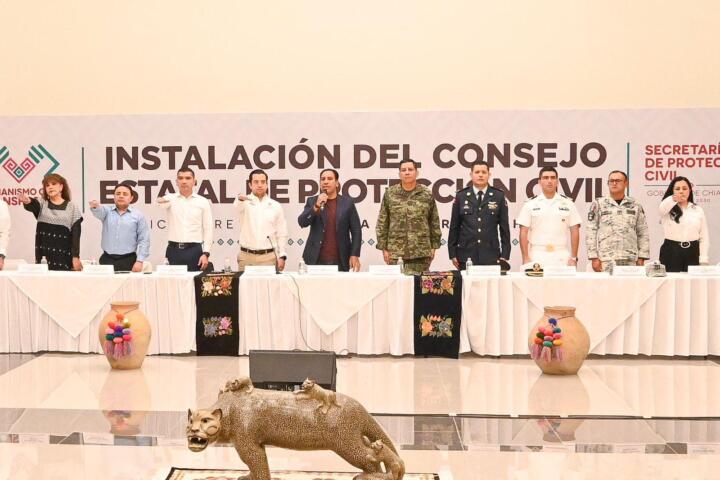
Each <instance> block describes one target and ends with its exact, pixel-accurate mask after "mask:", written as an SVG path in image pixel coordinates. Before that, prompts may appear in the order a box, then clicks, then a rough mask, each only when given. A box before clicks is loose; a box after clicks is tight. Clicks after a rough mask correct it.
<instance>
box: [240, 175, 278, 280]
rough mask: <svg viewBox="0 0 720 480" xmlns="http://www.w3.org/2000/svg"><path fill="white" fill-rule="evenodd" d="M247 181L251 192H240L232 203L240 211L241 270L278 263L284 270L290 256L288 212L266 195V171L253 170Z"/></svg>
mask: <svg viewBox="0 0 720 480" xmlns="http://www.w3.org/2000/svg"><path fill="white" fill-rule="evenodd" d="M248 184H249V185H250V190H251V191H252V193H251V194H250V195H238V196H237V198H236V199H235V202H234V203H233V205H234V206H235V208H236V209H237V211H238V219H239V228H240V252H238V257H237V259H238V270H239V271H241V272H242V271H244V270H245V267H246V266H248V265H275V264H276V263H275V262H277V268H278V270H280V271H282V270H283V269H284V268H285V260H286V259H287V253H286V252H285V246H286V245H287V240H288V234H287V223H286V222H285V214H284V213H283V210H282V207H281V206H280V204H279V203H278V202H276V201H275V200H273V199H272V198H270V197H269V196H268V194H267V191H268V176H267V173H265V172H264V171H262V170H253V171H252V172H250V176H249V178H248ZM275 249H277V250H275Z"/></svg>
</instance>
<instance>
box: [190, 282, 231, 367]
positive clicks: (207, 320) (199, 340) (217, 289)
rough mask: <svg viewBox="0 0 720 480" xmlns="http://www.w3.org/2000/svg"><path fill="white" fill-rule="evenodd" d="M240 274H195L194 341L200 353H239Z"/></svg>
mask: <svg viewBox="0 0 720 480" xmlns="http://www.w3.org/2000/svg"><path fill="white" fill-rule="evenodd" d="M239 277H240V274H239V273H229V274H228V273H222V274H215V273H212V274H207V275H198V276H197V277H195V298H196V299H197V323H196V327H195V341H196V345H197V354H198V355H230V356H234V355H237V354H238V345H239V340H240V338H239V336H238V310H239V307H238V306H239V303H238V289H239V288H238V287H239V284H238V279H239Z"/></svg>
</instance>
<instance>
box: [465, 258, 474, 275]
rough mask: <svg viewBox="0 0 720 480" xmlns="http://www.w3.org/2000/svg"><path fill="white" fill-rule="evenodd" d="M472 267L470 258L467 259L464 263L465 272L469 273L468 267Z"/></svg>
mask: <svg viewBox="0 0 720 480" xmlns="http://www.w3.org/2000/svg"><path fill="white" fill-rule="evenodd" d="M472 266H473V263H472V258H470V257H468V259H467V262H465V271H466V272H468V273H469V272H470V267H472Z"/></svg>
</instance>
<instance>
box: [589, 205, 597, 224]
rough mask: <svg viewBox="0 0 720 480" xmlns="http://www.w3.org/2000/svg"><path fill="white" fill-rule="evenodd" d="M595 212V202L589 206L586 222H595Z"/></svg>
mask: <svg viewBox="0 0 720 480" xmlns="http://www.w3.org/2000/svg"><path fill="white" fill-rule="evenodd" d="M595 210H597V204H596V203H595V202H593V203H592V205H590V211H589V212H588V222H592V221H593V220H595Z"/></svg>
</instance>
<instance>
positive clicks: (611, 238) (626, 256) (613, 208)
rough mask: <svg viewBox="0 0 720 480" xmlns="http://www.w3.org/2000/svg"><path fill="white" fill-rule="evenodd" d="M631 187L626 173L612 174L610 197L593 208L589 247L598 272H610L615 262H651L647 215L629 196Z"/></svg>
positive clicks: (587, 242) (589, 254) (599, 199)
mask: <svg viewBox="0 0 720 480" xmlns="http://www.w3.org/2000/svg"><path fill="white" fill-rule="evenodd" d="M627 185H628V178H627V175H626V174H625V173H623V172H621V171H619V170H615V171H613V172H610V176H609V177H608V189H609V190H610V196H609V197H600V198H597V199H595V201H594V202H593V203H592V204H591V205H590V211H589V212H588V228H587V233H586V234H585V243H586V244H587V249H588V258H589V259H590V260H591V261H592V268H593V270H595V271H596V272H601V271H608V269H609V268H610V264H611V262H614V264H615V265H643V264H644V263H645V260H647V259H648V258H650V236H649V234H648V226H647V221H646V219H645V211H644V210H643V208H642V205H640V203H638V201H637V200H635V199H634V198H632V197H628V196H626V195H625V190H626V189H627Z"/></svg>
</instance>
